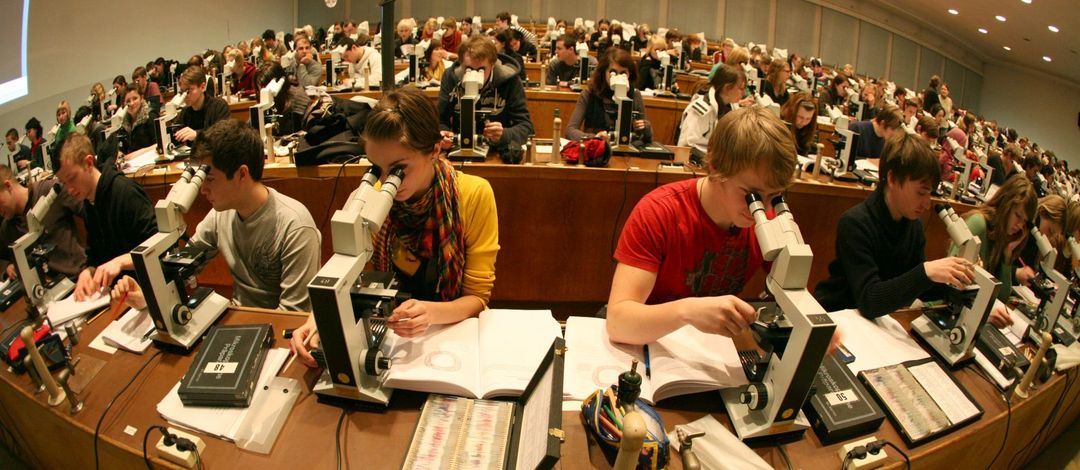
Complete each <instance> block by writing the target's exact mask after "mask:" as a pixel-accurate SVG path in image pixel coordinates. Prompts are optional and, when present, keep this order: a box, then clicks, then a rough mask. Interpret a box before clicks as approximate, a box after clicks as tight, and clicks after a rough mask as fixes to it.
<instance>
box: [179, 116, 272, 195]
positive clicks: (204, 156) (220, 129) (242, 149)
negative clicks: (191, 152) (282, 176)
mask: <svg viewBox="0 0 1080 470" xmlns="http://www.w3.org/2000/svg"><path fill="white" fill-rule="evenodd" d="M195 149H196V150H195V157H196V158H197V159H199V160H201V161H202V162H203V163H206V164H209V165H212V166H213V167H214V168H217V169H219V170H221V172H222V173H225V177H226V178H228V179H230V180H231V179H232V178H233V175H235V174H236V170H237V169H239V168H240V166H241V165H247V167H248V172H249V173H250V174H251V179H252V180H255V181H259V180H261V179H262V172H263V158H264V157H263V144H262V140H261V139H259V134H257V133H256V132H255V129H252V128H251V125H249V124H248V123H246V122H243V121H238V120H236V119H225V120H222V121H218V122H217V123H216V124H214V125H213V126H210V128H209V129H204V130H203V131H201V132H199V136H198V137H197V138H196V139H195Z"/></svg>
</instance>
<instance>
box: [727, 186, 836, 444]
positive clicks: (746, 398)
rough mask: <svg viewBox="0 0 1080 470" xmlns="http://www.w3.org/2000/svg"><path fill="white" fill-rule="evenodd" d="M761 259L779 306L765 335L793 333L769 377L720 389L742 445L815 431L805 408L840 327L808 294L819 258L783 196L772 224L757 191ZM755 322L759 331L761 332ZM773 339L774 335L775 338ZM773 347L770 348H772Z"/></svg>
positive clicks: (768, 368) (752, 202)
mask: <svg viewBox="0 0 1080 470" xmlns="http://www.w3.org/2000/svg"><path fill="white" fill-rule="evenodd" d="M746 202H747V204H748V205H749V206H750V212H751V213H752V214H753V216H754V221H755V223H756V224H755V227H754V232H755V233H756V235H757V239H758V244H759V245H760V246H761V253H762V256H763V257H764V259H765V260H766V261H770V262H772V263H773V264H772V268H770V269H769V275H768V276H767V278H766V280H765V283H766V287H767V288H768V290H769V292H772V293H773V295H774V296H775V297H776V303H777V306H778V307H779V308H778V309H777V310H776V311H775V313H774V314H773V315H771V317H770V318H764V315H762V316H759V318H758V323H763V324H764V331H766V332H768V331H779V330H788V332H789V333H788V335H787V337H786V343H785V344H784V345H783V352H782V353H779V354H780V355H781V357H780V358H779V359H778V358H777V356H778V354H767V355H766V360H767V365H766V364H762V366H763V368H764V373H763V374H760V375H757V374H755V377H753V378H751V381H750V383H749V384H747V385H745V386H743V387H739V388H729V389H725V390H721V391H720V396H721V397H722V398H723V400H724V407H725V408H726V409H727V413H728V417H729V418H730V419H731V423H732V425H733V426H734V427H735V432H736V433H737V434H738V436H739V438H740V439H742V440H743V441H746V440H750V439H757V438H762V437H767V436H778V435H801V434H802V432H803V431H804V430H806V429H807V428H809V427H810V422H809V421H808V420H807V419H806V417H805V416H804V415H803V412H802V411H801V410H802V407H803V403H804V402H805V401H806V398H807V396H808V395H809V393H810V389H811V387H812V385H813V382H814V376H815V373H816V372H817V370H818V369H819V368H821V362H822V360H824V358H825V354H826V353H827V352H828V349H829V343H830V342H831V340H832V336H833V333H834V332H835V331H836V324H835V323H833V321H832V319H831V318H829V315H828V314H826V313H825V309H823V308H822V307H821V305H820V304H818V302H817V300H815V299H814V296H813V295H811V294H810V292H809V291H808V290H806V282H807V278H808V277H809V276H810V267H811V265H812V264H813V259H814V254H813V253H812V252H811V250H810V245H807V244H806V243H805V242H804V241H803V238H802V233H801V232H800V231H799V226H798V225H797V224H796V223H795V219H794V217H793V216H792V214H791V211H790V210H789V209H788V206H787V203H786V202H785V201H784V198H783V196H777V197H776V198H774V199H773V201H772V203H773V208H774V209H775V211H776V216H775V217H774V218H773V219H772V220H769V219H768V218H767V216H766V214H765V204H764V202H763V201H762V200H761V196H760V195H758V194H757V193H750V194H747V195H746ZM758 326H759V325H757V324H755V330H759V328H758ZM770 336H772V335H770ZM770 348H771V347H766V348H765V349H766V350H769V349H770Z"/></svg>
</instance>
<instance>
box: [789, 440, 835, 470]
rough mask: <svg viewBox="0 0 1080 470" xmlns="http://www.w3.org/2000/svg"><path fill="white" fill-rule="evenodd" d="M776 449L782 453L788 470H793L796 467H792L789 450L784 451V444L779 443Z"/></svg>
mask: <svg viewBox="0 0 1080 470" xmlns="http://www.w3.org/2000/svg"><path fill="white" fill-rule="evenodd" d="M776 448H777V450H779V451H780V456H781V457H783V458H784V464H785V465H787V468H788V470H792V469H793V468H794V467H792V466H791V458H790V457H788V454H787V449H784V444H782V443H779V442H777V443H776ZM841 468H843V467H841Z"/></svg>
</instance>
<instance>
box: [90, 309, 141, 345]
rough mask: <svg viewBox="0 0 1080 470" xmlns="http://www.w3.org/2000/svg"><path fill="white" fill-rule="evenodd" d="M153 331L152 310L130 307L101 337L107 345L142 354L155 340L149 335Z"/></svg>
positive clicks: (103, 331) (102, 332)
mask: <svg viewBox="0 0 1080 470" xmlns="http://www.w3.org/2000/svg"><path fill="white" fill-rule="evenodd" d="M152 331H154V320H153V318H151V317H150V311H149V310H146V311H142V312H140V311H138V310H135V309H133V308H130V309H128V311H127V312H125V313H124V315H123V316H122V317H120V318H119V319H118V320H116V321H114V322H111V323H109V326H106V327H105V329H104V330H102V331H101V335H100V336H99V337H100V338H101V341H103V342H104V343H105V344H106V345H109V346H112V347H114V348H120V349H125V350H128V351H131V352H133V353H138V354H142V353H143V352H145V351H146V349H147V348H149V347H150V344H151V343H153V342H154V341H153V340H151V339H150V336H149V334H150V332H152Z"/></svg>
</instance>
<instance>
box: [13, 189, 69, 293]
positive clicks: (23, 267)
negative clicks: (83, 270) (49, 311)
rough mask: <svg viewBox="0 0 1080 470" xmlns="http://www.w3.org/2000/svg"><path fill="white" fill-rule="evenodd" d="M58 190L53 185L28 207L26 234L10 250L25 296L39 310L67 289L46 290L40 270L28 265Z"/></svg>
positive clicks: (58, 193)
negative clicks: (30, 207)
mask: <svg viewBox="0 0 1080 470" xmlns="http://www.w3.org/2000/svg"><path fill="white" fill-rule="evenodd" d="M60 191H63V189H62V188H61V187H60V185H59V184H57V185H54V186H53V188H52V190H50V191H49V192H48V194H46V195H44V196H42V197H41V198H39V199H38V201H37V203H36V204H34V208H33V209H30V211H29V212H27V214H26V228H27V231H26V234H25V235H23V236H21V237H19V239H18V240H15V243H14V244H12V245H11V251H12V253H13V254H14V255H15V267H16V268H17V270H18V272H19V279H20V280H21V281H22V283H23V288H24V289H25V290H26V295H27V297H29V299H30V301H31V302H32V303H33V304H34V305H35V306H36V307H38V309H39V310H42V309H43V308H44V307H45V305H46V304H48V303H49V302H50V301H52V300H56V299H55V297H58V296H62V295H66V294H67V292H66V291H67V290H68V289H67V288H66V287H65V288H63V289H62V290H63V291H64V292H62V293H61V292H60V289H57V290H56V291H55V292H53V290H52V289H50V290H49V291H46V289H45V285H44V282H43V281H44V279H42V278H41V271H40V270H39V269H37V267H36V266H31V265H30V251H31V250H32V249H33V248H34V247H35V246H36V245H37V242H38V240H39V239H40V238H41V235H42V234H43V232H44V228H45V227H44V225H43V221H44V220H45V217H46V216H47V215H48V214H49V211H50V210H51V209H52V206H53V203H54V202H55V201H56V198H57V197H59V195H60Z"/></svg>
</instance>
